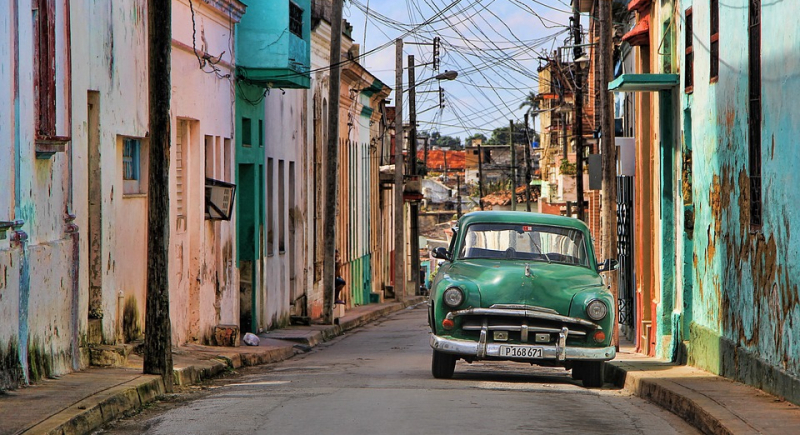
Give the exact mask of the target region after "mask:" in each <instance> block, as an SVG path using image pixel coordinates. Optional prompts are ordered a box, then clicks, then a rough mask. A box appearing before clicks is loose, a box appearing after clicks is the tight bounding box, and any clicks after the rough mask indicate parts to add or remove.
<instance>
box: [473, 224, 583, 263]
mask: <svg viewBox="0 0 800 435" xmlns="http://www.w3.org/2000/svg"><path fill="white" fill-rule="evenodd" d="M458 258H459V259H475V258H497V259H507V260H526V261H544V262H548V263H561V264H575V265H579V266H585V267H589V257H588V255H587V254H586V243H585V241H584V237H583V232H582V231H580V230H576V229H574V228H567V227H555V226H547V225H529V224H508V223H482V224H472V225H469V226H468V227H467V228H466V231H465V233H464V242H463V243H462V244H461V250H460V251H459V255H458Z"/></svg>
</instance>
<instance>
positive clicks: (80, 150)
mask: <svg viewBox="0 0 800 435" xmlns="http://www.w3.org/2000/svg"><path fill="white" fill-rule="evenodd" d="M71 3H72V11H71V13H72V16H73V17H83V18H82V19H80V20H77V19H76V20H75V23H73V26H72V47H73V52H72V59H73V95H72V99H73V143H74V144H75V147H74V150H73V167H74V170H75V174H76V176H75V177H74V181H73V183H74V185H73V191H74V210H75V211H74V213H75V215H76V216H77V219H76V223H77V225H78V227H79V228H80V229H81V250H80V258H81V259H82V262H81V264H80V267H81V283H82V284H81V288H82V289H83V292H87V290H88V289H89V287H90V285H89V276H90V272H89V271H90V269H91V268H92V267H94V266H93V265H92V264H91V262H90V257H91V253H92V252H94V253H96V254H97V255H98V257H99V259H98V262H97V264H96V267H97V269H98V270H97V273H98V275H99V283H98V286H99V287H100V289H101V294H100V300H99V303H98V305H99V313H101V314H102V319H101V323H102V341H103V342H105V343H115V342H116V340H117V325H118V319H117V317H118V316H117V313H118V312H119V308H120V307H119V303H120V299H119V297H118V296H119V292H120V291H122V292H123V294H124V295H125V296H126V297H127V296H133V297H134V298H135V299H136V300H137V301H138V303H139V304H140V313H141V319H140V321H141V322H142V324H143V322H144V292H145V287H144V286H145V277H144V276H143V275H139V274H136V273H135V272H136V271H139V270H143V268H144V267H145V264H146V263H145V261H146V257H145V253H144V252H143V249H146V248H145V246H146V244H145V241H144V240H142V239H134V238H133V237H134V235H135V234H143V233H144V232H145V231H146V220H143V216H144V213H145V212H146V208H145V209H144V210H142V207H144V205H143V203H144V202H145V201H146V198H145V199H128V198H127V197H126V196H125V195H123V181H122V155H121V142H120V141H121V138H122V137H132V138H142V139H143V138H144V137H145V136H146V134H147V122H148V119H147V69H146V68H147V44H146V41H147V26H146V14H147V9H146V2H145V1H143V0H124V1H120V2H113V3H111V2H109V3H95V2H92V1H79V2H71ZM90 92H96V94H95V95H96V97H97V100H96V101H94V102H92V101H90V99H89V97H88V94H89V93H90ZM90 103H92V104H96V106H97V107H94V108H93V109H92V110H94V111H95V113H97V121H98V122H97V126H96V127H93V126H92V123H91V121H90V118H91V113H90V109H89V104H90ZM92 128H96V129H97V134H98V136H97V139H96V140H97V143H96V144H95V143H94V140H95V139H91V140H90V136H91V135H92V134H94V133H93V132H91V131H90V130H91V129H92ZM92 147H97V148H98V149H99V156H98V157H97V159H98V161H97V164H96V165H97V166H99V167H100V168H101V169H100V173H99V174H91V175H90V174H89V172H90V170H89V168H90V166H91V165H90V159H93V158H95V157H92V155H91V153H90V148H92ZM140 162H141V164H142V167H143V171H146V155H145V154H142V159H141V160H140ZM145 173H146V172H145ZM93 177H98V179H97V181H96V182H97V185H98V187H99V190H98V191H97V192H96V193H93V192H92V191H91V187H90V179H91V178H93ZM144 185H146V182H145V183H144ZM90 202H97V203H99V205H98V208H99V210H100V216H99V217H98V216H96V217H97V218H98V221H97V222H98V227H99V228H95V230H96V231H97V233H96V235H95V236H92V235H91V231H90V227H91V225H90V222H89V216H90V205H89V204H90ZM89 304H90V302H89V295H88V294H86V293H82V295H81V307H80V309H81V315H80V318H81V319H82V322H85V321H86V320H85V319H86V318H87V314H86V312H87V311H88V306H89Z"/></svg>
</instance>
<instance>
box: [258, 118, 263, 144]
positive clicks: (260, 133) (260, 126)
mask: <svg viewBox="0 0 800 435" xmlns="http://www.w3.org/2000/svg"><path fill="white" fill-rule="evenodd" d="M258 146H260V147H263V146H264V120H263V119H259V120H258Z"/></svg>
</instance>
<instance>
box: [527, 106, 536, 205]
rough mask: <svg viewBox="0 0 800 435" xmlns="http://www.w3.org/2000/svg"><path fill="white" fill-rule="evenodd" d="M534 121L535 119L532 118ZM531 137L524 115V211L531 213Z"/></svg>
mask: <svg viewBox="0 0 800 435" xmlns="http://www.w3.org/2000/svg"><path fill="white" fill-rule="evenodd" d="M534 119H535V118H534ZM531 139H532V138H531V137H530V136H528V114H527V113H526V114H525V211H527V212H528V213H530V212H531Z"/></svg>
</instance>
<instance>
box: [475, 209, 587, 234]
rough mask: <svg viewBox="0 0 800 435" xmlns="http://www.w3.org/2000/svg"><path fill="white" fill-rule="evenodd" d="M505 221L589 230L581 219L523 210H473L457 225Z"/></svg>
mask: <svg viewBox="0 0 800 435" xmlns="http://www.w3.org/2000/svg"><path fill="white" fill-rule="evenodd" d="M490 222H505V223H516V224H539V225H553V226H559V227H569V228H575V229H578V230H581V231H586V232H588V231H589V227H587V226H586V224H585V223H583V221H581V220H579V219H575V218H571V217H566V216H558V215H554V214H544V213H531V212H525V211H474V212H471V213H467V214H465V215H464V216H462V217H461V220H460V221H459V226H462V227H464V226H467V225H470V224H473V223H490Z"/></svg>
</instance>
